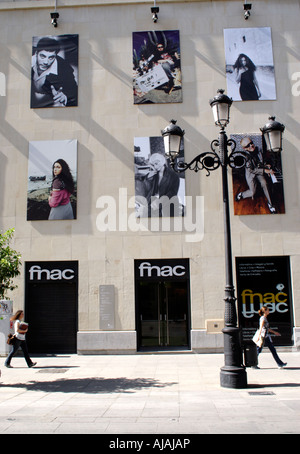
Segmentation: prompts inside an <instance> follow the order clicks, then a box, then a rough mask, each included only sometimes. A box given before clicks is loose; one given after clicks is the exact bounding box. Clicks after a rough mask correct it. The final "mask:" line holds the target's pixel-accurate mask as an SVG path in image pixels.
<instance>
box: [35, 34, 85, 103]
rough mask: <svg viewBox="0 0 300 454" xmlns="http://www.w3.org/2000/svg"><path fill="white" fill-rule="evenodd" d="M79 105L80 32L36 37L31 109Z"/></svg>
mask: <svg viewBox="0 0 300 454" xmlns="http://www.w3.org/2000/svg"><path fill="white" fill-rule="evenodd" d="M77 105H78V35H59V36H42V37H40V36H34V37H33V38H32V59H31V104H30V107H31V108H39V107H69V106H77Z"/></svg>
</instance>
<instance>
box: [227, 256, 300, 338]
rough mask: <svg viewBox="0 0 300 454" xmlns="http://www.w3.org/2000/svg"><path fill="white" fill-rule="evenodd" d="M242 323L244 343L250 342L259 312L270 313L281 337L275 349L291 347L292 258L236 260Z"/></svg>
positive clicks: (238, 258) (244, 258) (257, 322)
mask: <svg viewBox="0 0 300 454" xmlns="http://www.w3.org/2000/svg"><path fill="white" fill-rule="evenodd" d="M236 273H237V297H238V313H239V323H240V326H241V328H242V337H243V341H244V342H251V339H252V336H253V334H254V332H255V331H256V329H257V328H258V324H259V315H258V311H259V309H260V308H261V307H262V306H267V307H268V308H269V309H270V314H269V316H268V320H269V323H270V328H271V329H274V330H275V331H279V332H280V333H281V336H280V337H272V340H273V342H274V344H275V345H292V343H293V342H292V333H293V312H292V311H293V309H292V307H293V305H292V293H291V280H290V261H289V257H237V258H236Z"/></svg>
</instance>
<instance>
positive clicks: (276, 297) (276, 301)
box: [241, 289, 289, 318]
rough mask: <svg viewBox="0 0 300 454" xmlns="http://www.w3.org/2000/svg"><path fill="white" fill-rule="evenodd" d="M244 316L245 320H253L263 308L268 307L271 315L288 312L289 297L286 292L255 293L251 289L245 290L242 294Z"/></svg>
mask: <svg viewBox="0 0 300 454" xmlns="http://www.w3.org/2000/svg"><path fill="white" fill-rule="evenodd" d="M241 301H242V314H243V316H244V317H245V318H252V317H253V316H254V314H257V313H258V311H259V309H260V308H261V307H262V306H268V308H269V309H270V313H273V312H279V313H282V314H283V313H285V312H288V310H289V306H288V295H287V293H285V292H278V293H272V292H266V293H259V292H253V290H251V289H244V290H243V291H242V293H241Z"/></svg>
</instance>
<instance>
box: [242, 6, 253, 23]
mask: <svg viewBox="0 0 300 454" xmlns="http://www.w3.org/2000/svg"><path fill="white" fill-rule="evenodd" d="M251 7H252V4H251V3H245V4H244V18H245V20H248V19H249V17H250V15H251V14H250V9H251Z"/></svg>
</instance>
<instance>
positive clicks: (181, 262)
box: [135, 259, 189, 280]
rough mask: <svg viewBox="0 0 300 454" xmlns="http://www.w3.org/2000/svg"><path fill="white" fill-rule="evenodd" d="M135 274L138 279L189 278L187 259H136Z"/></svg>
mask: <svg viewBox="0 0 300 454" xmlns="http://www.w3.org/2000/svg"><path fill="white" fill-rule="evenodd" d="M135 276H136V279H138V280H151V279H155V280H157V279H163V280H178V279H188V278H189V261H188V260H187V259H161V260H147V259H146V260H136V261H135Z"/></svg>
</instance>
